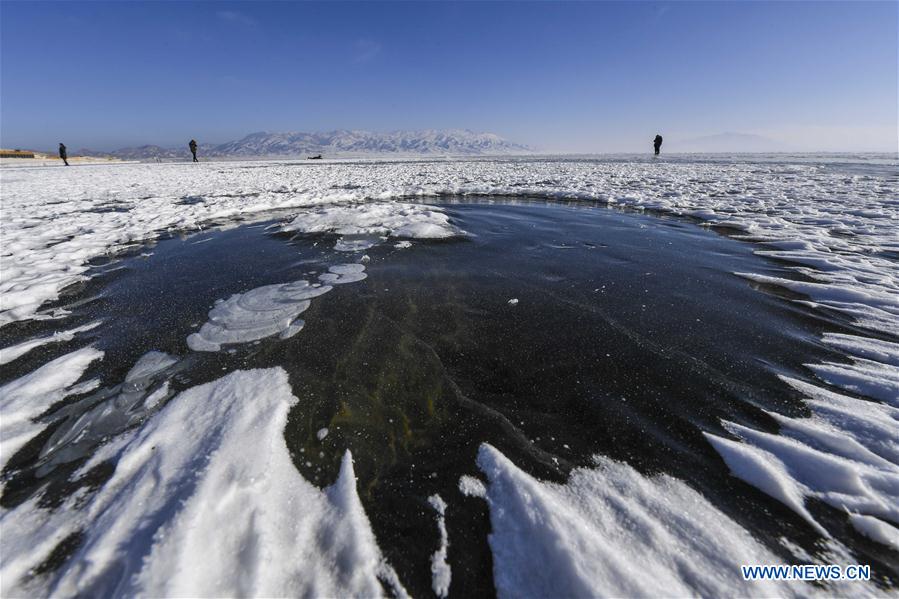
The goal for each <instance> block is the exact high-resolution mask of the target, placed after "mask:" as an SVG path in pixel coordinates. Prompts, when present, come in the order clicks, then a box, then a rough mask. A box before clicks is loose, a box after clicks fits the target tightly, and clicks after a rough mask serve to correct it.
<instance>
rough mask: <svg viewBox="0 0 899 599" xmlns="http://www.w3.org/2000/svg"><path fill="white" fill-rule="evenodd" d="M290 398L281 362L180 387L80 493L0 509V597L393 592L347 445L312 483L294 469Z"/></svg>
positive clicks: (390, 571) (400, 591) (398, 591)
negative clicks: (46, 504)
mask: <svg viewBox="0 0 899 599" xmlns="http://www.w3.org/2000/svg"><path fill="white" fill-rule="evenodd" d="M296 402H297V399H296V398H295V397H294V396H293V395H292V392H291V389H290V386H289V384H288V381H287V375H286V373H285V372H284V371H283V370H281V369H279V368H275V369H269V370H256V371H236V372H233V373H231V374H229V375H227V376H225V377H223V378H221V379H219V380H216V381H214V382H211V383H208V384H205V385H201V386H198V387H194V388H192V389H190V390H188V391H185V392H183V393H181V394H180V395H178V396H177V397H175V398H174V399H173V400H172V401H171V402H170V403H169V404H168V405H166V407H165V408H164V409H163V410H162V411H161V412H159V413H158V414H157V415H156V416H155V417H154V418H151V419H150V420H148V421H147V423H146V424H145V425H144V426H143V427H142V428H141V429H140V431H139V432H138V433H137V434H136V435H134V436H133V437H132V438H130V439H128V440H127V442H126V443H124V444H123V445H122V446H121V448H120V449H119V451H118V454H117V456H116V458H115V459H116V469H115V473H114V475H113V476H112V478H111V479H109V480H108V481H107V482H106V483H105V484H104V485H103V487H102V488H100V489H99V490H98V491H97V493H96V494H95V495H94V496H93V497H92V498H91V499H90V500H89V501H88V502H86V504H84V505H82V504H83V503H84V502H83V498H79V497H72V498H70V499H69V500H67V501H66V503H65V505H64V506H62V507H61V508H58V509H57V510H56V511H55V512H52V513H48V512H46V511H44V510H40V509H36V508H35V506H34V505H32V504H31V503H30V502H29V503H25V504H22V505H20V506H18V507H16V508H14V509H13V510H8V511H4V512H3V513H2V515H0V524H2V526H3V533H4V534H3V543H4V550H3V552H2V558H0V559H2V564H0V574H2V576H0V578H2V585H3V588H2V594H3V595H4V596H11V595H16V594H23V589H27V592H26V593H27V594H31V593H34V594H41V595H46V594H52V595H59V596H74V595H93V596H98V595H103V596H113V595H115V596H135V595H142V596H156V597H163V596H166V597H171V596H225V595H234V594H239V595H247V596H279V597H283V596H294V597H296V596H366V597H374V596H381V595H383V594H384V592H385V591H384V589H385V587H384V586H383V585H382V582H381V581H383V582H384V584H386V585H387V587H386V588H388V589H390V591H391V593H395V594H397V595H399V596H404V595H405V591H404V589H403V588H402V586H397V585H398V580H397V577H396V574H395V572H393V569H392V568H391V567H390V566H389V565H388V564H387V563H386V561H385V560H384V558H383V556H382V555H381V552H380V550H379V548H378V545H377V542H376V540H375V537H374V534H373V533H372V531H371V527H370V525H369V522H368V518H367V517H366V515H365V512H364V510H363V508H362V505H361V503H360V501H359V497H358V495H357V492H356V481H355V476H354V474H353V462H352V458H351V456H350V455H349V453H347V454H346V455H345V456H344V459H343V463H342V465H341V468H340V474H339V476H338V478H337V481H336V482H335V483H334V484H333V485H332V486H331V487H329V488H328V489H326V490H324V491H321V490H319V489H317V488H316V487H314V486H312V485H311V484H310V483H308V482H307V481H306V480H304V479H303V478H302V477H301V476H300V475H299V473H298V472H297V471H296V468H295V467H294V465H293V463H292V462H291V459H290V455H289V454H288V451H287V447H286V445H285V442H284V438H283V430H284V426H285V423H286V421H287V413H288V410H289V408H290V407H291V406H292V405H294V404H295V403H296ZM248 447H251V448H252V449H253V450H252V451H246V448H248ZM77 531H80V532H81V534H82V535H83V541H82V542H81V544H80V545H79V546H78V549H77V551H76V552H75V554H74V555H73V556H72V557H71V558H70V559H69V560H68V561H67V562H66V563H65V565H64V566H63V567H62V568H61V569H60V570H59V571H57V572H56V573H54V575H53V576H52V578H50V579H49V580H48V579H46V578H42V579H38V580H34V579H32V580H30V581H29V580H28V578H27V572H28V571H29V569H30V568H31V567H33V566H35V565H36V564H38V563H40V562H41V560H42V559H44V558H45V557H46V555H47V554H48V553H49V551H50V550H51V549H52V548H53V547H54V546H55V545H56V544H57V543H58V542H59V541H61V540H62V539H64V538H66V537H67V536H69V535H71V534H73V533H75V532H77ZM274 555H278V556H279V558H278V559H273V556H274ZM29 585H35V586H29Z"/></svg>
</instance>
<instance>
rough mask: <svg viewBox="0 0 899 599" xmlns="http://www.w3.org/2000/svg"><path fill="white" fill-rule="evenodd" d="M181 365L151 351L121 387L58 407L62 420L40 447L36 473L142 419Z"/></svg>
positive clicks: (75, 457)
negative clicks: (178, 365) (38, 464)
mask: <svg viewBox="0 0 899 599" xmlns="http://www.w3.org/2000/svg"><path fill="white" fill-rule="evenodd" d="M177 364H178V359H177V358H175V357H174V356H171V355H169V354H166V353H163V352H158V351H150V352H147V353H146V354H144V355H143V356H141V357H140V358H139V359H138V361H137V362H136V363H135V364H134V366H132V367H131V369H130V370H129V371H128V373H127V374H126V375H125V380H124V381H123V382H122V384H121V385H117V386H115V387H113V388H111V389H102V390H100V391H97V392H96V393H94V394H92V395H89V396H87V397H85V398H83V399H81V400H79V401H77V402H75V403H73V404H70V405H67V406H65V407H63V408H60V409H59V410H58V411H57V412H56V413H55V414H54V419H55V420H59V421H61V423H60V425H59V426H58V427H57V428H56V430H55V431H54V432H53V434H52V435H51V436H50V438H49V439H48V440H47V442H46V443H45V444H44V447H43V449H42V450H41V453H40V466H39V468H38V470H37V472H38V474H39V475H44V474H46V473H47V472H49V471H50V470H51V469H52V468H54V467H55V466H57V465H59V464H63V463H67V462H72V461H75V460H78V459H81V458H83V457H85V456H86V455H90V453H91V452H93V451H94V450H96V448H97V447H98V446H99V445H101V443H102V442H103V441H104V440H106V439H115V438H116V437H117V435H119V434H121V433H123V432H125V431H127V430H128V429H129V428H131V427H132V426H134V425H135V424H137V423H139V422H141V421H142V420H144V419H145V418H146V417H147V416H148V415H150V414H151V413H152V412H153V411H154V410H155V409H156V408H157V407H158V406H159V405H160V404H161V403H162V402H163V401H164V400H165V399H167V398H168V397H169V395H170V393H169V379H170V378H171V377H172V375H173V374H174V373H175V371H176V370H177V367H176V365H177Z"/></svg>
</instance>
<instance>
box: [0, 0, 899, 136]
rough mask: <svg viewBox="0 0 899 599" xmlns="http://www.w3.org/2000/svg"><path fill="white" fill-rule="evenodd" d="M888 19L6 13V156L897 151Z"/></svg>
mask: <svg viewBox="0 0 899 599" xmlns="http://www.w3.org/2000/svg"><path fill="white" fill-rule="evenodd" d="M897 6H899V4H897V3H896V2H878V3H864V2H847V3H840V2H797V3H793V2H776V3H768V2H733V3H728V2H630V3H614V2H530V3H513V2H489V3H488V2H464V3H437V2H427V3H412V2H405V3H403V2H400V3H380V2H364V3H353V2H330V3H311V2H307V3H301V2H274V3H267V2H193V3H190V2H186V3H176V2H118V3H110V2H16V1H10V0H3V1H2V2H0V50H2V57H0V144H2V145H3V147H30V148H52V147H55V145H56V143H57V142H58V141H65V143H66V144H67V145H68V146H69V147H70V148H72V149H75V148H81V147H90V148H95V149H104V150H108V149H114V148H117V147H121V146H126V145H137V144H143V143H153V144H160V145H166V146H168V145H182V144H183V143H184V142H185V141H186V140H187V139H189V138H191V137H195V138H196V139H198V140H200V141H201V142H208V143H218V142H223V141H227V140H230V139H235V138H239V137H242V136H243V135H245V134H247V133H250V132H253V131H261V130H268V131H288V130H299V131H318V130H330V129H369V130H376V131H377V130H393V129H423V128H467V129H473V130H478V131H491V132H495V133H498V134H500V135H503V136H504V137H507V138H509V139H512V140H514V141H519V142H523V143H527V144H530V145H533V146H535V147H538V148H541V149H544V150H547V151H575V152H591V151H592V152H609V151H634V150H645V146H646V145H647V140H648V139H651V137H652V136H653V135H654V134H655V133H656V132H657V131H659V132H662V133H663V135H665V138H666V143H668V142H669V141H672V140H674V141H675V142H676V141H677V140H681V139H688V138H691V137H698V136H704V135H711V134H717V133H721V132H725V131H735V132H741V133H752V134H759V135H764V136H767V137H771V138H773V139H777V140H779V141H781V142H784V143H786V144H788V145H789V147H791V148H796V149H809V150H814V149H818V150H880V151H896V149H897V47H899V46H897V27H899V24H897V23H899V15H897Z"/></svg>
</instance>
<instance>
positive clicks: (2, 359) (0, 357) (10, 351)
mask: <svg viewBox="0 0 899 599" xmlns="http://www.w3.org/2000/svg"><path fill="white" fill-rule="evenodd" d="M98 326H100V323H99V322H92V323H89V324H86V325H83V326H80V327H75V328H74V329H69V330H67V331H58V332H56V333H53V334H52V335H49V336H46V337H39V338H37V339H31V340H29V341H23V342H22V343H17V344H16V345H11V346H9V347H4V348H3V349H0V365H2V364H7V363H9V362H12V361H13V360H16V359H18V358H20V357H22V356H24V355H25V354H27V353H28V352H30V351H31V350H33V349H35V348H38V347H41V346H43V345H49V344H51V343H63V342H67V341H71V340H72V339H74V338H75V336H76V335H77V334H78V333H84V332H85V331H90V330H92V329H95V328H97V327H98Z"/></svg>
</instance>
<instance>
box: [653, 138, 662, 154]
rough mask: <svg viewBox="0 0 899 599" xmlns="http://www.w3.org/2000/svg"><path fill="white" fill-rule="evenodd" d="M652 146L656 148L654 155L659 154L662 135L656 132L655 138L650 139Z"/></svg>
mask: <svg viewBox="0 0 899 599" xmlns="http://www.w3.org/2000/svg"><path fill="white" fill-rule="evenodd" d="M652 147H654V148H655V149H656V156H658V155H659V149H661V147H662V136H661V135H659V134H656V138H655V139H654V140H652Z"/></svg>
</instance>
